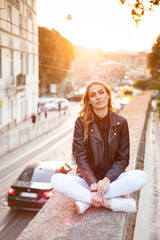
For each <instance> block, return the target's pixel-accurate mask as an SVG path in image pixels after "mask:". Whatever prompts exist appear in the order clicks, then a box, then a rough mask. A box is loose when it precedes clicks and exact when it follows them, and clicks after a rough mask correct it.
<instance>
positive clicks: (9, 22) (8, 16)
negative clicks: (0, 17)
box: [7, 6, 12, 32]
mask: <svg viewBox="0 0 160 240" xmlns="http://www.w3.org/2000/svg"><path fill="white" fill-rule="evenodd" d="M7 20H8V31H10V32H11V31H12V24H11V22H12V9H11V6H8V8H7Z"/></svg>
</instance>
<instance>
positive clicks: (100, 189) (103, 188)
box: [97, 177, 110, 197]
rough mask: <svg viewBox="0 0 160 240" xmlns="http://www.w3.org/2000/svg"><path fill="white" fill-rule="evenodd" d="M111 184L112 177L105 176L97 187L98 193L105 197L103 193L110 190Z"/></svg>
mask: <svg viewBox="0 0 160 240" xmlns="http://www.w3.org/2000/svg"><path fill="white" fill-rule="evenodd" d="M109 186H110V179H109V178H108V177H104V178H103V179H102V180H99V182H98V188H97V192H98V195H99V196H100V197H103V195H104V194H105V193H106V192H107V191H108V189H109Z"/></svg>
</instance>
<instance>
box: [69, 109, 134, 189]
mask: <svg viewBox="0 0 160 240" xmlns="http://www.w3.org/2000/svg"><path fill="white" fill-rule="evenodd" d="M109 116H110V128H109V136H108V151H109V152H108V156H109V158H110V160H111V161H112V167H111V168H110V169H109V170H108V171H107V172H106V173H105V175H104V176H102V178H104V177H105V176H107V177H108V178H109V179H110V180H111V182H112V181H114V180H115V179H116V178H117V177H118V176H119V175H120V174H121V173H122V172H124V171H125V169H126V167H127V166H128V164H129V148H130V144H129V130H128V123H127V120H126V119H125V118H124V117H122V116H120V115H118V114H116V113H114V112H112V111H110V112H109ZM103 151H104V143H103V141H102V138H101V134H100V132H99V129H98V127H97V125H96V123H95V121H94V120H93V121H92V123H91V124H90V126H89V135H88V138H87V139H86V140H85V141H84V133H83V124H82V121H81V119H80V118H77V120H76V122H75V129H74V138H73V153H74V156H75V159H76V163H77V166H78V168H77V169H78V170H77V172H79V173H81V176H82V177H83V178H84V179H85V180H86V182H87V183H88V185H89V186H90V185H91V184H92V183H94V182H97V179H96V177H95V174H94V170H95V169H96V168H98V166H99V163H100V161H102V160H103Z"/></svg>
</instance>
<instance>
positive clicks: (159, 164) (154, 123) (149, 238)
mask: <svg viewBox="0 0 160 240" xmlns="http://www.w3.org/2000/svg"><path fill="white" fill-rule="evenodd" d="M144 171H145V172H146V174H147V176H148V179H147V184H146V186H145V187H144V188H143V189H142V190H141V194H140V201H139V211H138V214H137V220H136V228H135V233H134V240H160V129H159V123H158V117H157V113H156V112H151V113H150V116H149V120H148V126H147V132H146V146H145V159H144Z"/></svg>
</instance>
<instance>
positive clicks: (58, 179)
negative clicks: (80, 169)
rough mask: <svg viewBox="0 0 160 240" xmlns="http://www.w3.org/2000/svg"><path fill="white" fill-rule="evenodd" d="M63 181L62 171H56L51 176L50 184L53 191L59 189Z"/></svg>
mask: <svg viewBox="0 0 160 240" xmlns="http://www.w3.org/2000/svg"><path fill="white" fill-rule="evenodd" d="M63 183H64V174H63V173H56V174H54V175H53V176H52V177H51V184H52V187H53V189H54V190H55V191H57V189H59V188H60V187H61V186H62V184H63Z"/></svg>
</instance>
